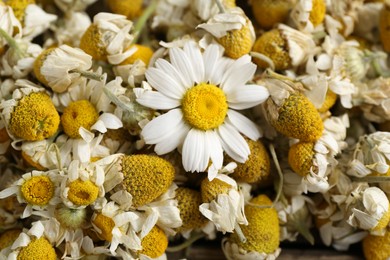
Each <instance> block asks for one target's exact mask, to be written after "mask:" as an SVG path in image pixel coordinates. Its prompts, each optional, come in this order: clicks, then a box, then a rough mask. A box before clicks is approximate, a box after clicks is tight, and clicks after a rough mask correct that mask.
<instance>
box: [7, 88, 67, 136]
mask: <svg viewBox="0 0 390 260" xmlns="http://www.w3.org/2000/svg"><path fill="white" fill-rule="evenodd" d="M9 124H10V125H9V129H10V130H11V132H12V134H13V135H15V136H16V137H18V138H22V139H25V140H27V141H39V140H43V139H45V138H49V137H51V136H52V135H54V134H55V133H56V132H57V129H58V125H59V124H60V116H59V115H58V112H57V110H56V108H55V107H54V104H53V102H52V101H51V99H50V97H49V95H47V94H46V93H44V92H34V93H31V94H30V95H28V96H25V97H24V98H22V99H21V100H20V101H19V103H18V105H17V106H16V107H15V109H14V111H13V112H12V113H11V119H10V123H9Z"/></svg>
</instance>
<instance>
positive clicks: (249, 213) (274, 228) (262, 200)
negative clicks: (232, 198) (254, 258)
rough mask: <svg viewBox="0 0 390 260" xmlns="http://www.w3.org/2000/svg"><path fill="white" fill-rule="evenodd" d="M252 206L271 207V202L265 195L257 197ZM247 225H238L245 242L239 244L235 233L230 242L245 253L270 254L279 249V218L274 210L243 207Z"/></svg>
mask: <svg viewBox="0 0 390 260" xmlns="http://www.w3.org/2000/svg"><path fill="white" fill-rule="evenodd" d="M250 202H251V203H253V204H257V205H264V206H271V205H272V201H271V200H270V199H269V198H268V197H267V196H266V195H259V196H257V197H255V198H253V199H252V200H251V201H250ZM245 216H246V218H247V220H248V223H249V224H248V225H247V226H245V225H240V227H241V230H242V232H243V233H244V236H245V237H246V239H247V241H246V242H245V243H244V242H241V240H240V239H239V237H238V236H237V234H236V233H233V234H232V235H231V236H230V240H231V241H233V242H235V243H236V244H238V246H239V247H241V248H242V249H244V250H246V251H256V252H259V253H266V254H271V253H273V252H275V250H276V249H278V247H279V218H278V213H277V211H276V210H275V208H257V207H254V206H250V205H246V206H245Z"/></svg>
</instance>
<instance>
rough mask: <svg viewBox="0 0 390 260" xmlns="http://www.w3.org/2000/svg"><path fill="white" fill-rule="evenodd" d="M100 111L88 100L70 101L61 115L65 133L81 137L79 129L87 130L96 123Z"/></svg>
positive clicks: (73, 136) (72, 136)
mask: <svg viewBox="0 0 390 260" xmlns="http://www.w3.org/2000/svg"><path fill="white" fill-rule="evenodd" d="M98 118H99V113H98V112H97V111H96V108H95V107H94V105H92V104H91V102H89V101H88V100H78V101H75V102H72V103H70V104H69V105H68V106H67V107H66V108H65V109H64V113H63V114H62V116H61V123H62V126H63V128H64V131H65V133H66V134H67V135H68V136H69V137H71V138H80V137H81V136H80V134H79V129H80V127H84V128H85V129H87V130H90V129H91V126H92V125H93V124H94V123H96V121H97V120H98Z"/></svg>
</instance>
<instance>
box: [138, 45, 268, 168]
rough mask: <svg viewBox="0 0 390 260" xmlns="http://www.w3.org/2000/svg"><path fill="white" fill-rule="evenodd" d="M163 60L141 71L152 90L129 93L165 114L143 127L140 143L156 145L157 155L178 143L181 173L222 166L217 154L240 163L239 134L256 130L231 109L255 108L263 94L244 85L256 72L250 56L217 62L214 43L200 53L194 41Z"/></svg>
mask: <svg viewBox="0 0 390 260" xmlns="http://www.w3.org/2000/svg"><path fill="white" fill-rule="evenodd" d="M169 56H170V60H171V63H169V62H168V61H166V60H164V59H158V60H157V61H156V63H155V66H156V67H154V68H149V69H148V70H147V71H146V78H147V80H148V82H149V83H150V84H151V86H152V87H153V88H154V89H156V90H157V91H148V90H145V89H134V91H135V93H136V95H137V97H138V98H137V102H139V103H140V104H142V105H144V106H146V107H150V108H153V109H161V110H169V111H168V112H167V113H165V114H163V115H161V116H159V117H157V118H155V119H153V120H152V121H151V122H149V123H148V124H147V125H146V126H145V127H144V128H143V130H142V133H141V135H142V137H143V138H144V140H145V142H146V143H147V144H156V147H155V151H156V153H157V154H159V155H161V154H165V153H168V152H171V151H173V150H174V149H175V148H177V147H179V146H181V145H182V146H183V147H182V154H183V166H184V169H185V170H187V171H192V172H193V171H198V172H200V171H204V170H205V169H206V168H207V166H208V163H209V160H210V159H211V161H212V163H213V164H214V165H215V166H216V167H217V168H220V167H222V161H223V151H225V152H226V153H227V154H228V155H229V156H230V157H231V158H233V159H234V160H235V161H237V162H241V163H243V162H245V161H246V160H247V159H248V156H249V153H250V150H249V146H248V144H247V143H246V141H245V139H244V137H242V136H241V134H240V132H241V133H243V134H244V135H246V136H247V137H249V138H250V139H252V140H256V139H258V138H259V137H260V132H259V130H258V128H257V127H256V125H255V124H254V123H253V122H252V121H250V120H249V119H248V118H246V117H245V116H243V115H242V114H241V113H239V112H237V111H236V110H242V109H246V108H250V107H253V106H256V105H258V104H261V103H262V102H264V101H265V100H266V99H267V98H268V96H269V93H268V90H267V89H266V88H265V87H263V86H259V85H246V83H247V82H248V81H249V80H251V79H252V77H253V75H254V73H255V71H256V65H254V64H253V63H252V62H251V61H250V59H251V58H250V56H248V55H244V56H242V57H241V58H239V59H237V60H232V59H228V58H222V52H221V51H220V47H219V46H218V45H216V44H211V45H209V46H208V47H207V48H206V49H205V51H204V52H203V53H202V52H201V50H200V48H199V47H198V46H197V45H196V44H195V43H194V42H189V43H187V44H186V45H185V46H184V48H183V49H179V48H171V49H169ZM194 155H196V156H194Z"/></svg>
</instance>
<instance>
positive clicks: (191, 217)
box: [176, 187, 207, 231]
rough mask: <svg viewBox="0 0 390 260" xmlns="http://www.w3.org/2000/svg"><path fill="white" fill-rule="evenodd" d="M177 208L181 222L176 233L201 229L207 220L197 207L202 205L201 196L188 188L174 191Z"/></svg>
mask: <svg viewBox="0 0 390 260" xmlns="http://www.w3.org/2000/svg"><path fill="white" fill-rule="evenodd" d="M176 200H177V203H178V205H177V207H178V209H179V210H180V218H181V220H182V222H183V224H182V226H181V227H180V228H179V229H178V231H186V230H191V229H194V228H201V227H202V226H204V225H205V224H206V222H207V219H206V218H205V217H204V216H203V215H202V214H201V213H200V211H199V206H200V205H201V204H202V196H201V194H200V192H199V191H197V190H192V189H188V188H182V187H180V188H177V189H176Z"/></svg>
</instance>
